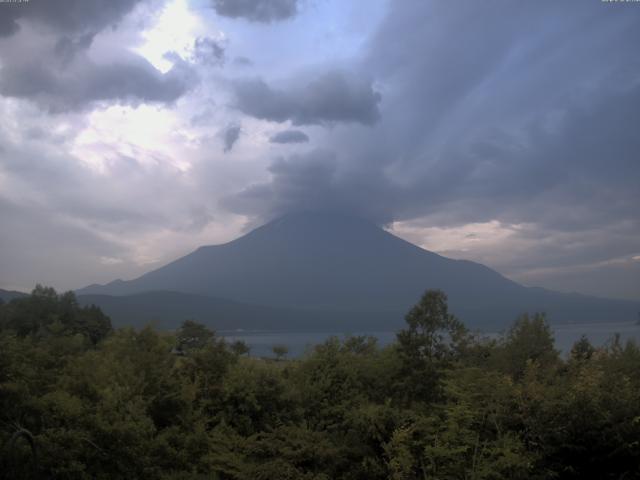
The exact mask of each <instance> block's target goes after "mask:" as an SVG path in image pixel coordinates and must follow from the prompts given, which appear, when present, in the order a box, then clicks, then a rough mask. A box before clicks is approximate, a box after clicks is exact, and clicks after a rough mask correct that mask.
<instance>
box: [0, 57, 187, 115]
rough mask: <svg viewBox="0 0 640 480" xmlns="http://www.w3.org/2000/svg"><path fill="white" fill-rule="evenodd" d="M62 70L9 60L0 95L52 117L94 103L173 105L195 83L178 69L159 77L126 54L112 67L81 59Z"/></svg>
mask: <svg viewBox="0 0 640 480" xmlns="http://www.w3.org/2000/svg"><path fill="white" fill-rule="evenodd" d="M65 59H67V62H65V63H66V65H65V66H64V68H63V67H62V66H61V65H60V63H59V62H58V61H55V60H51V59H50V58H26V59H23V58H15V57H12V58H10V59H8V61H7V63H6V64H4V65H3V68H2V70H0V94H1V95H3V96H5V97H17V98H24V99H27V100H31V101H33V102H35V103H37V104H38V105H40V106H41V107H43V108H45V109H46V110H48V111H50V112H64V111H71V110H81V109H84V108H87V107H89V106H91V104H93V103H95V102H103V101H104V102H116V103H122V104H134V105H135V104H137V103H140V102H157V103H172V102H174V101H175V100H176V99H178V98H179V97H180V96H182V95H183V94H184V93H185V92H186V91H187V90H189V88H191V86H192V85H194V84H195V82H196V77H195V75H194V73H193V71H192V70H191V68H190V67H189V66H188V65H187V64H184V63H178V64H176V65H175V66H174V67H173V68H172V69H171V70H170V71H169V72H167V73H164V74H163V73H161V72H159V71H158V70H156V69H155V68H154V67H153V66H152V65H151V64H150V63H149V62H147V61H146V60H145V59H143V58H142V57H140V56H137V55H134V54H128V53H124V52H123V55H122V57H121V58H120V59H119V60H118V61H117V62H113V63H106V64H98V63H95V62H94V61H92V60H90V59H88V58H86V57H84V56H83V57H81V59H76V60H75V61H74V62H73V63H68V61H69V60H68V57H66V56H65Z"/></svg>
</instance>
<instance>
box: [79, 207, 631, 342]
mask: <svg viewBox="0 0 640 480" xmlns="http://www.w3.org/2000/svg"><path fill="white" fill-rule="evenodd" d="M427 289H440V290H443V291H445V292H446V293H447V295H448V297H449V304H450V308H451V310H452V312H453V313H454V314H455V315H457V316H458V317H459V318H461V319H462V320H463V321H464V322H466V323H467V325H469V326H471V327H473V328H482V329H486V328H502V327H504V326H505V325H508V324H509V323H510V322H512V321H513V319H514V318H516V317H517V316H518V315H519V314H521V313H523V312H527V311H529V312H533V311H541V312H546V313H547V314H548V316H549V319H550V321H552V322H556V323H562V322H589V321H631V320H633V319H634V318H635V316H636V314H637V312H638V310H640V303H638V302H632V301H623V300H609V299H601V298H596V297H589V296H584V295H578V294H564V293H558V292H553V291H548V290H544V289H540V288H528V287H524V286H522V285H519V284H518V283H516V282H513V281H511V280H509V279H507V278H505V277H504V276H502V275H500V274H499V273H497V272H496V271H494V270H491V269H490V268H488V267H486V266H484V265H481V264H478V263H475V262H471V261H466V260H453V259H449V258H446V257H443V256H440V255H437V254H435V253H433V252H429V251H427V250H424V249H422V248H419V247H417V246H415V245H413V244H411V243H409V242H406V241H404V240H402V239H400V238H398V237H396V236H394V235H392V234H390V233H388V232H386V231H385V230H383V229H381V228H379V227H378V226H376V225H374V224H372V223H369V222H367V221H365V220H362V219H359V218H354V217H349V216H342V215H333V214H324V213H300V214H290V215H287V216H284V217H282V218H280V219H277V220H275V221H272V222H270V223H268V224H266V225H263V226H261V227H259V228H256V229H255V230H253V231H251V232H249V233H248V234H246V235H244V236H243V237H240V238H238V239H236V240H234V241H232V242H229V243H226V244H223V245H215V246H205V247H200V248H198V249H197V250H195V251H194V252H192V253H190V254H188V255H186V256H184V257H182V258H179V259H178V260H176V261H174V262H172V263H169V264H168V265H166V266H163V267H161V268H158V269H157V270H153V271H151V272H149V273H147V274H145V275H142V276H141V277H139V278H137V279H134V280H130V281H122V280H117V281H114V282H111V283H109V284H107V285H91V286H89V287H86V288H83V289H81V290H78V291H77V293H78V295H79V299H80V301H81V302H82V303H95V304H96V305H98V306H100V307H101V308H103V309H104V311H105V312H106V313H107V314H109V315H110V316H111V317H112V318H113V320H114V322H115V323H116V324H122V323H130V322H132V321H137V322H147V321H150V320H156V321H159V322H160V323H161V324H163V325H166V326H175V325H177V324H178V323H179V322H180V321H181V320H183V319H184V318H195V319H198V320H199V321H203V322H205V323H207V324H209V325H211V326H213V327H215V328H219V329H221V328H225V329H226V328H245V329H246V328H257V329H292V328H294V329H299V330H322V329H327V328H330V329H335V328H340V329H343V330H358V329H365V330H371V329H394V328H397V327H398V326H399V325H401V324H402V321H403V316H404V314H405V313H406V311H407V310H408V308H409V307H410V306H411V305H412V304H413V302H415V299H416V298H418V297H419V296H420V295H421V294H422V293H423V292H424V291H425V290H427Z"/></svg>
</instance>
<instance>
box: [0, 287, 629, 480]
mask: <svg viewBox="0 0 640 480" xmlns="http://www.w3.org/2000/svg"><path fill="white" fill-rule="evenodd" d="M274 353H275V354H277V356H276V355H274V358H255V357H252V356H251V352H250V350H249V349H248V347H247V346H246V345H244V344H242V343H235V344H229V343H226V342H225V341H224V339H222V338H220V337H218V336H216V334H215V333H214V332H213V331H211V330H209V329H207V328H206V327H205V326H203V325H201V324H198V323H196V322H193V321H185V322H184V323H183V325H182V327H181V328H180V329H179V330H178V331H176V332H162V331H158V330H156V329H154V328H152V327H146V328H143V329H140V330H134V329H131V328H122V329H117V330H114V329H113V328H112V327H111V323H110V320H109V318H108V317H106V316H105V315H104V314H103V313H102V312H101V311H100V310H99V309H98V308H96V307H81V306H79V305H78V303H77V301H76V299H75V297H74V295H73V293H65V294H62V295H58V294H57V293H56V292H55V291H54V290H53V289H51V288H44V287H40V286H39V287H37V288H36V289H35V290H34V291H33V292H32V294H31V295H30V296H29V297H26V298H23V299H14V300H12V301H11V302H8V303H6V304H4V305H1V306H0V472H1V473H0V475H2V476H3V478H10V479H21V478H29V479H38V478H47V479H49V478H54V479H176V480H177V479H247V480H249V479H257V480H259V479H308V480H312V479H314V480H320V479H327V480H328V479H368V480H373V479H398V480H400V479H553V478H559V479H565V478H567V479H572V478H576V479H579V478H580V479H584V478H598V479H627V480H628V479H632V478H640V348H639V347H638V345H637V344H635V343H634V342H627V343H626V344H624V345H623V344H621V342H620V341H619V339H618V338H617V337H613V338H612V340H611V342H609V343H608V344H607V345H605V346H598V347H597V348H596V347H594V346H592V345H591V344H590V343H589V342H588V340H587V339H585V338H583V339H581V340H580V341H578V342H577V343H576V344H575V345H574V347H573V349H572V350H571V353H570V354H569V355H568V356H567V358H561V356H560V354H559V353H558V352H557V351H556V350H555V349H554V341H553V336H552V334H551V330H550V328H549V325H548V324H547V323H546V321H545V319H544V316H543V315H540V314H535V315H531V316H527V315H523V316H522V317H520V318H519V319H517V320H515V322H514V324H513V325H512V326H511V328H510V329H509V330H507V331H506V332H505V333H504V335H503V336H502V337H501V338H497V339H496V338H493V339H489V338H484V337H482V336H481V335H477V334H473V333H471V332H469V331H468V330H467V329H466V328H465V326H464V325H463V324H461V323H460V322H459V321H458V320H456V319H455V318H454V317H453V316H451V315H450V314H449V313H448V310H447V303H446V296H445V295H444V294H443V293H442V292H439V291H428V292H426V293H425V294H424V296H423V297H422V298H421V299H419V302H418V303H417V304H416V306H415V307H413V308H412V309H411V310H410V311H409V312H408V314H407V316H406V327H405V328H404V330H402V331H400V332H398V335H397V341H396V342H395V343H394V344H392V345H390V346H388V347H385V348H380V347H378V346H377V345H376V341H375V339H374V338H371V337H347V338H344V339H338V338H331V339H329V340H328V341H326V342H325V343H323V344H321V345H317V346H315V347H314V348H313V349H310V350H309V352H308V353H307V354H306V355H305V356H303V357H302V358H298V359H287V358H286V348H284V347H280V348H277V349H275V352H274Z"/></svg>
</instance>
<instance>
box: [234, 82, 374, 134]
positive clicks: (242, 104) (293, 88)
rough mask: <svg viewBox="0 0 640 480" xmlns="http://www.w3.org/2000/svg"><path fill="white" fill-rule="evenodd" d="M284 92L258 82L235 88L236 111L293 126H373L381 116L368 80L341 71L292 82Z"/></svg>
mask: <svg viewBox="0 0 640 480" xmlns="http://www.w3.org/2000/svg"><path fill="white" fill-rule="evenodd" d="M290 82H291V84H292V85H290V86H288V88H286V89H284V88H283V89H276V88H272V87H271V86H269V85H268V84H267V83H266V82H265V81H264V80H262V79H259V78H253V79H241V80H237V81H236V82H235V84H234V88H235V95H236V104H235V105H236V107H237V108H238V109H239V110H240V111H242V112H243V113H245V114H247V115H251V116H253V117H256V118H259V119H262V120H270V121H274V122H285V121H287V120H290V121H291V122H292V123H293V124H294V125H313V124H331V123H338V122H343V123H361V124H364V125H372V124H374V123H376V121H377V120H378V118H379V116H380V114H379V111H378V103H379V102H380V99H381V96H380V94H379V93H378V92H376V91H375V90H374V88H373V86H372V84H371V80H369V79H367V78H365V77H361V76H358V75H355V74H352V73H348V72H345V71H340V70H330V71H327V72H324V73H322V74H320V75H318V76H314V77H312V78H309V76H308V75H302V76H300V77H297V78H294V79H292V80H291V81H290Z"/></svg>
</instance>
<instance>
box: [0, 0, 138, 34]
mask: <svg viewBox="0 0 640 480" xmlns="http://www.w3.org/2000/svg"><path fill="white" fill-rule="evenodd" d="M141 1H142V0H109V1H108V2H105V1H103V0H54V1H52V0H30V1H28V2H22V3H12V2H6V3H2V4H0V36H8V35H12V34H14V33H16V32H17V31H18V30H19V28H20V27H19V22H20V21H21V20H27V21H32V22H36V23H38V24H40V25H42V26H45V27H47V28H49V29H52V30H55V31H58V32H62V33H65V34H68V35H69V34H73V35H75V34H80V35H83V34H87V33H89V34H95V33H97V32H99V31H101V30H103V29H104V28H106V27H108V26H114V25H116V24H117V23H118V21H119V20H120V19H121V18H122V17H124V15H126V14H127V13H129V12H130V11H131V10H132V9H133V7H134V6H135V5H136V4H138V3H140V2H141Z"/></svg>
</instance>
